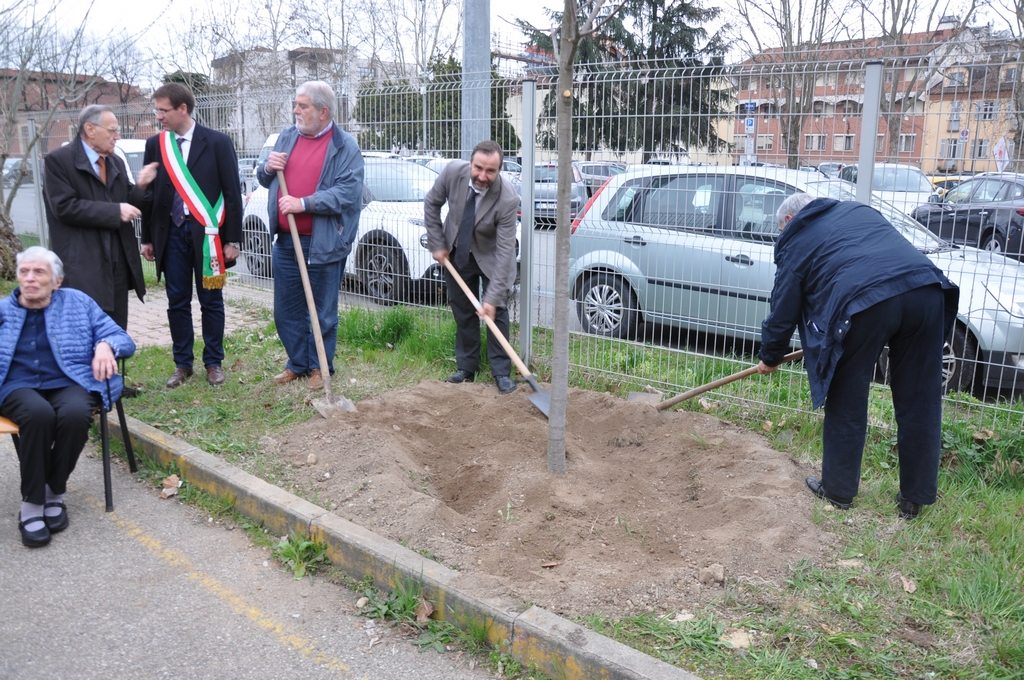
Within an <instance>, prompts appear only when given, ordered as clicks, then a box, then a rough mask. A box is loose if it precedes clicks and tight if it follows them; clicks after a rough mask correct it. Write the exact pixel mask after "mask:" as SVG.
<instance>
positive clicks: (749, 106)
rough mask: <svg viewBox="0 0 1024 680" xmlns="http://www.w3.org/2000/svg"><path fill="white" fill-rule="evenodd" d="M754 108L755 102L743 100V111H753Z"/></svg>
mask: <svg viewBox="0 0 1024 680" xmlns="http://www.w3.org/2000/svg"><path fill="white" fill-rule="evenodd" d="M756 108H757V104H755V103H754V102H745V103H744V104H743V109H744V110H745V111H753V110H754V109H756Z"/></svg>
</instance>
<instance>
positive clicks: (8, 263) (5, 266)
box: [0, 210, 22, 281]
mask: <svg viewBox="0 0 1024 680" xmlns="http://www.w3.org/2000/svg"><path fill="white" fill-rule="evenodd" d="M21 250H22V244H21V239H19V238H18V236H17V235H16V234H15V233H14V222H13V221H11V218H10V216H9V215H7V214H5V213H4V211H2V210H0V279H3V280H5V281H13V280H14V279H16V278H17V265H16V264H15V255H17V254H18V253H20V252H21Z"/></svg>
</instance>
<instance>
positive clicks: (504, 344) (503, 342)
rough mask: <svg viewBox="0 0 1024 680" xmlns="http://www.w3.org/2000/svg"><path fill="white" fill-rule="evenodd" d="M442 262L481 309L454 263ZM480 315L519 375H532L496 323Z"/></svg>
mask: <svg viewBox="0 0 1024 680" xmlns="http://www.w3.org/2000/svg"><path fill="white" fill-rule="evenodd" d="M443 262H444V266H445V267H448V271H449V272H451V274H452V278H454V279H455V283H457V284H459V288H461V289H462V292H463V293H465V294H466V297H468V298H469V301H470V302H472V303H473V306H474V307H476V309H477V311H478V312H479V311H483V305H481V304H480V301H479V300H477V299H476V295H473V291H471V290H470V289H469V286H467V285H466V282H465V281H463V280H462V277H461V276H459V272H457V271H456V270H455V265H453V264H452V263H451V260H449V259H448V258H447V257H446V258H444V260H443ZM482 316H483V317H484V321H485V322H486V323H487V327H488V328H490V329H491V333H493V334H494V337H496V338H497V339H498V342H500V343H501V347H502V349H504V350H505V354H507V355H508V358H509V359H511V360H512V363H514V364H515V365H516V369H518V370H519V373H520V375H522V376H523V377H524V378H528V377H530V376H531V375H533V374H532V373H530V371H529V369H528V368H526V364H524V363H523V360H522V359H520V358H519V354H518V353H517V352H516V351H515V350H514V349H512V345H510V344H508V340H506V339H505V336H504V335H502V334H501V331H499V330H498V324H496V323H494V321H492V320H491V317H489V316H487V315H486V314H483V315H482Z"/></svg>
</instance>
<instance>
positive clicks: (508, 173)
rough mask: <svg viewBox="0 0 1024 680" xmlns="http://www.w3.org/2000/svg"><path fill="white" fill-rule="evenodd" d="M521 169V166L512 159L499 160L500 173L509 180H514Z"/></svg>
mask: <svg viewBox="0 0 1024 680" xmlns="http://www.w3.org/2000/svg"><path fill="white" fill-rule="evenodd" d="M522 171H523V166H521V165H519V163H516V162H515V161H514V160H511V159H509V158H503V159H502V161H501V174H503V175H504V176H505V178H506V179H508V180H509V181H512V180H514V179H515V178H516V177H518V176H519V174H520V173H521V172H522Z"/></svg>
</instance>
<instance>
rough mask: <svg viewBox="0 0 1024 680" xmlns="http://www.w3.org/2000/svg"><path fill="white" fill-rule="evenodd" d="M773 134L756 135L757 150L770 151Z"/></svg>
mask: <svg viewBox="0 0 1024 680" xmlns="http://www.w3.org/2000/svg"><path fill="white" fill-rule="evenodd" d="M774 142H775V135H758V136H757V150H758V151H771V150H772V147H773V146H774Z"/></svg>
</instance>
